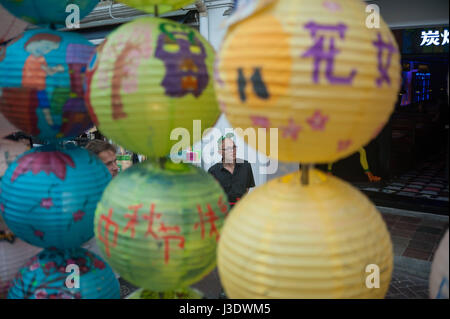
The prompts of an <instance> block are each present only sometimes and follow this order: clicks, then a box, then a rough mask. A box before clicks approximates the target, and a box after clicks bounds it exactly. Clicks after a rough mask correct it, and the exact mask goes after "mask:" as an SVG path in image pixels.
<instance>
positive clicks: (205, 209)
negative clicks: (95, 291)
mask: <svg viewBox="0 0 450 319" xmlns="http://www.w3.org/2000/svg"><path fill="white" fill-rule="evenodd" d="M227 213H228V203H227V202H226V195H225V194H224V192H223V190H222V188H221V186H220V185H219V183H218V182H217V181H216V180H215V179H214V178H213V177H211V176H210V175H208V174H207V173H206V172H205V171H203V170H202V169H200V168H197V167H195V166H189V165H185V164H173V163H172V162H167V164H165V168H161V167H160V166H159V165H156V164H155V163H152V162H144V163H141V164H138V165H134V166H132V167H131V168H129V169H127V170H126V171H124V172H122V173H121V174H119V175H118V176H117V177H115V178H114V179H113V180H112V181H111V183H110V185H108V187H107V188H106V190H105V192H104V194H103V197H102V200H101V201H100V202H99V204H98V206H97V210H96V213H95V221H94V223H95V235H96V238H97V243H98V245H99V248H100V251H101V252H102V255H103V256H104V257H105V260H106V261H107V262H108V263H109V264H110V265H111V267H113V269H114V270H116V271H117V272H119V274H120V276H121V277H122V278H124V279H125V280H127V281H128V282H130V283H132V284H134V285H136V286H138V287H143V288H147V289H150V290H152V291H156V292H168V291H174V290H176V289H178V288H186V287H188V286H189V285H191V284H193V283H195V282H197V281H199V280H201V279H202V278H203V277H204V276H206V275H207V274H208V273H209V272H211V270H213V269H214V267H215V265H216V245H217V241H218V240H219V234H220V230H221V228H222V225H223V222H224V219H225V216H226V215H227Z"/></svg>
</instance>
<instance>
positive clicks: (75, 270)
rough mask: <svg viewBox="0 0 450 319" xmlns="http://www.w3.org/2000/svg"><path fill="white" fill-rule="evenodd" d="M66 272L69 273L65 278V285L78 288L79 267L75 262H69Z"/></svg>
mask: <svg viewBox="0 0 450 319" xmlns="http://www.w3.org/2000/svg"><path fill="white" fill-rule="evenodd" d="M66 272H67V273H70V275H68V276H67V278H66V287H67V288H69V289H78V288H80V267H79V266H78V265H75V264H69V265H67V267H66Z"/></svg>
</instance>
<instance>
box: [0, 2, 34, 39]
mask: <svg viewBox="0 0 450 319" xmlns="http://www.w3.org/2000/svg"><path fill="white" fill-rule="evenodd" d="M27 26H28V23H26V22H25V21H22V20H20V19H17V18H16V17H15V16H13V15H12V14H11V13H9V12H8V10H5V8H3V7H2V6H1V5H0V43H2V42H6V41H8V40H10V39H12V38H14V37H17V36H18V35H19V34H21V33H22V32H23V31H25V29H26V28H27Z"/></svg>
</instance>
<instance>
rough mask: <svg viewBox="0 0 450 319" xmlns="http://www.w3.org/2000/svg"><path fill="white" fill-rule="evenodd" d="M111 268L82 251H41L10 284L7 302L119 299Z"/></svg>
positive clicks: (76, 249)
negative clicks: (20, 300)
mask: <svg viewBox="0 0 450 319" xmlns="http://www.w3.org/2000/svg"><path fill="white" fill-rule="evenodd" d="M119 298H120V286H119V282H118V281H117V279H116V277H115V276H114V273H113V271H112V269H111V267H110V266H109V265H108V264H106V263H105V262H104V261H103V259H102V258H100V257H99V256H97V255H95V254H93V253H91V252H89V251H88V250H86V249H83V248H74V249H68V250H56V249H49V250H43V251H42V252H41V253H39V254H38V255H37V256H35V257H33V258H32V259H30V260H29V261H28V263H27V264H26V265H25V267H24V268H22V269H21V270H20V271H19V273H18V274H17V276H16V277H15V279H14V281H13V285H12V287H11V288H10V289H9V294H8V299H119Z"/></svg>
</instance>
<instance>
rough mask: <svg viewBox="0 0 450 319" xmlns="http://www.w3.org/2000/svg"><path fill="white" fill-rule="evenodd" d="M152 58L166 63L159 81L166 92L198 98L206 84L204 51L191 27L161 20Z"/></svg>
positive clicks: (207, 76) (206, 73)
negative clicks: (190, 94) (164, 71)
mask: <svg viewBox="0 0 450 319" xmlns="http://www.w3.org/2000/svg"><path fill="white" fill-rule="evenodd" d="M159 28H160V30H161V32H162V33H161V35H160V36H159V38H158V44H157V47H156V52H155V57H157V58H159V59H161V60H162V61H163V62H164V64H165V66H166V75H165V77H164V79H163V80H162V82H161V85H162V86H163V87H164V88H165V90H166V94H167V95H168V96H171V97H183V96H185V95H187V94H189V93H192V94H193V95H194V96H195V97H199V96H200V95H201V94H202V92H203V91H204V90H205V88H206V87H207V86H208V82H209V74H208V70H207V67H206V62H205V60H206V50H205V47H204V46H203V44H202V43H201V41H200V40H199V39H197V38H196V36H195V33H194V31H193V30H192V29H190V28H188V27H186V26H184V25H181V24H175V23H169V22H164V23H161V24H160V26H159Z"/></svg>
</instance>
